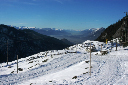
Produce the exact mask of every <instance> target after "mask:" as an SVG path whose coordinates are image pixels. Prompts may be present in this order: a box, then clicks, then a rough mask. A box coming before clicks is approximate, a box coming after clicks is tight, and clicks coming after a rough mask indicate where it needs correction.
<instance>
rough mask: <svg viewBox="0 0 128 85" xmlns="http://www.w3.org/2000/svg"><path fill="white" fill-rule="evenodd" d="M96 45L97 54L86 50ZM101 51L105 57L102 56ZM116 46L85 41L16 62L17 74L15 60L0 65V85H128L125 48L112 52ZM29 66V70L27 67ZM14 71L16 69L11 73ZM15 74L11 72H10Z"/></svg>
mask: <svg viewBox="0 0 128 85" xmlns="http://www.w3.org/2000/svg"><path fill="white" fill-rule="evenodd" d="M90 42H92V43H91V46H95V48H96V50H97V51H96V52H92V53H91V61H92V62H91V66H92V68H91V76H90V74H89V71H90V68H89V64H90V62H89V61H90V53H89V51H86V49H87V48H89V46H90V44H89V43H90ZM101 44H102V45H103V46H102V50H103V51H108V54H106V55H102V54H101V53H100V51H101ZM115 49H116V47H115V45H114V46H113V47H112V48H111V43H110V42H108V44H105V43H103V42H98V41H85V42H83V43H82V44H78V45H74V46H70V47H69V48H66V49H63V50H51V51H45V52H40V53H38V54H35V55H32V56H29V57H26V58H22V59H19V60H18V61H19V68H23V71H19V73H18V74H17V73H16V61H12V62H9V66H11V68H8V67H9V66H7V65H6V63H2V64H0V65H1V66H0V85H3V84H6V85H9V84H15V85H17V84H18V85H30V84H31V85H53V84H54V85H60V84H64V85H110V84H115V85H127V84H128V66H127V64H128V63H127V62H128V47H125V48H123V47H122V46H120V47H118V48H117V51H115ZM30 67H31V68H30ZM14 69H15V70H14ZM12 71H14V73H11V72H12Z"/></svg>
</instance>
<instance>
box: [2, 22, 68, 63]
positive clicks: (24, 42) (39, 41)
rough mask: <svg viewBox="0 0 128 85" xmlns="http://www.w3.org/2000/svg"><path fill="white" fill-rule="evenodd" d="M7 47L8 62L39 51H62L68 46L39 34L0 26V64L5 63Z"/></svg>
mask: <svg viewBox="0 0 128 85" xmlns="http://www.w3.org/2000/svg"><path fill="white" fill-rule="evenodd" d="M7 42H8V45H7ZM7 46H8V58H9V61H12V60H15V59H16V55H19V58H24V57H26V56H29V55H33V54H35V53H38V52H41V51H47V50H59V49H63V48H66V47H68V46H69V45H67V44H65V43H64V42H63V41H61V40H59V39H56V38H53V37H49V36H46V35H42V34H39V33H37V32H35V31H33V30H29V29H24V30H20V29H15V28H14V27H10V26H6V25H3V24H1V25H0V63H1V62H6V61H7Z"/></svg>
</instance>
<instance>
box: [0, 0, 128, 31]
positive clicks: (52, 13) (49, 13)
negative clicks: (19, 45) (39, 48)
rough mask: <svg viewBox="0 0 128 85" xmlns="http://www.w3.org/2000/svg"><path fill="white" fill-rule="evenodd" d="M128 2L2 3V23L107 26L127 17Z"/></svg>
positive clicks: (18, 0)
mask: <svg viewBox="0 0 128 85" xmlns="http://www.w3.org/2000/svg"><path fill="white" fill-rule="evenodd" d="M127 3H128V0H0V24H5V25H14V26H27V27H37V28H58V29H79V30H83V29H89V28H100V27H105V28H106V27H108V26H109V25H111V24H113V23H115V22H117V21H118V20H119V19H121V18H123V17H124V16H125V13H124V12H126V11H128V5H127Z"/></svg>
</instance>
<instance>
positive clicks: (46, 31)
mask: <svg viewBox="0 0 128 85" xmlns="http://www.w3.org/2000/svg"><path fill="white" fill-rule="evenodd" d="M14 27H15V26H14ZM15 28H17V29H22V30H23V29H30V30H34V31H36V32H38V33H40V34H43V35H47V36H51V37H55V38H58V39H60V40H61V39H66V40H68V41H70V42H72V43H74V44H78V43H82V42H84V41H86V40H95V39H96V38H98V37H99V36H100V34H101V33H102V32H103V31H104V30H105V28H103V27H101V28H91V29H85V30H65V29H56V28H36V27H25V26H21V27H15Z"/></svg>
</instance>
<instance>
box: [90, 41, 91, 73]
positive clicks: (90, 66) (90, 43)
mask: <svg viewBox="0 0 128 85" xmlns="http://www.w3.org/2000/svg"><path fill="white" fill-rule="evenodd" d="M90 76H91V42H90Z"/></svg>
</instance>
